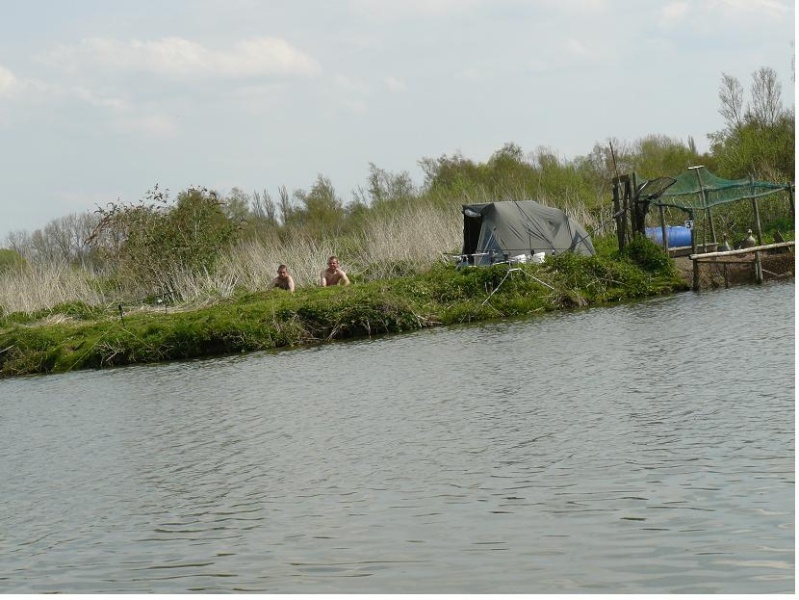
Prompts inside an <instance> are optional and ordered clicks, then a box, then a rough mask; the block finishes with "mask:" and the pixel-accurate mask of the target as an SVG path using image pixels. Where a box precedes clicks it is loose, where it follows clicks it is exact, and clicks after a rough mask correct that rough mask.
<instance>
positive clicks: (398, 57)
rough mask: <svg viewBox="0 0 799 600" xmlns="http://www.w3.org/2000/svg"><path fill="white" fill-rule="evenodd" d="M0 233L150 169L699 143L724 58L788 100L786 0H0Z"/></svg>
mask: <svg viewBox="0 0 799 600" xmlns="http://www.w3.org/2000/svg"><path fill="white" fill-rule="evenodd" d="M0 11H1V12H2V14H3V18H2V19H1V20H0V165H1V166H0V173H2V195H1V196H0V245H2V241H3V240H4V239H5V237H6V235H7V234H8V233H9V232H11V231H19V230H27V231H28V232H32V231H33V230H35V229H37V228H40V227H43V226H44V225H46V224H47V222H49V221H50V220H52V219H55V218H58V217H62V216H66V215H68V214H70V213H82V212H85V211H91V210H93V209H94V208H96V207H97V206H98V205H105V204H106V203H107V202H110V201H114V200H117V199H121V200H124V201H133V202H135V201H137V200H139V199H140V198H142V197H143V196H144V195H145V193H146V192H147V190H148V189H150V188H152V187H153V186H154V185H155V184H159V186H160V187H161V188H167V189H169V190H170V191H171V193H172V195H174V194H176V193H177V192H179V191H181V190H184V189H186V188H188V187H190V186H193V185H202V186H206V187H208V188H212V189H216V190H218V191H219V192H221V193H223V194H226V193H228V192H229V191H230V190H231V189H232V188H233V187H238V188H240V189H242V190H244V191H245V192H248V193H252V192H253V191H254V190H259V191H260V190H267V191H269V192H270V193H271V194H272V195H273V197H276V196H277V193H276V192H277V189H278V187H279V186H283V185H285V186H286V187H287V188H288V189H289V190H290V191H291V190H296V189H306V190H307V189H309V188H310V187H311V186H312V185H313V183H314V181H315V179H316V178H317V176H318V175H320V174H321V175H324V176H325V177H328V178H329V179H330V180H331V181H332V183H333V185H334V187H335V188H336V191H337V193H338V195H339V196H340V197H341V198H342V200H343V201H344V202H345V203H346V202H349V201H350V200H351V199H352V191H353V190H354V189H356V188H357V187H358V186H364V185H365V182H366V178H367V176H368V173H369V163H374V164H375V165H377V166H378V167H380V168H382V169H385V170H387V171H390V172H394V173H399V172H402V171H408V172H409V173H410V174H411V176H412V178H413V179H414V181H415V182H416V183H422V173H421V171H420V169H419V168H418V164H417V163H418V161H419V160H420V159H422V158H424V157H438V156H441V155H442V154H447V155H452V154H454V153H457V152H460V153H461V154H463V156H465V157H466V158H470V159H472V160H475V161H480V162H482V161H485V160H487V159H488V158H489V157H490V156H491V154H492V153H493V152H495V151H496V150H498V149H499V148H500V147H502V145H503V144H505V143H507V142H514V143H516V144H518V145H519V146H521V147H522V149H523V150H524V151H525V152H532V151H534V150H536V149H537V148H538V147H541V146H543V147H548V148H550V149H551V150H553V151H554V152H555V153H556V154H558V155H559V156H561V157H562V158H566V159H571V158H574V157H575V156H578V155H584V154H587V153H589V152H590V151H591V149H592V148H593V146H594V144H596V143H601V144H604V143H606V142H607V140H608V139H609V138H616V139H618V140H620V141H626V142H634V141H635V140H637V139H640V138H641V137H644V136H646V135H649V134H663V135H668V136H671V137H676V138H679V139H682V140H687V138H688V137H689V136H692V137H693V138H694V139H695V141H696V142H697V145H698V146H699V149H700V151H702V150H706V149H707V134H708V133H710V132H713V131H717V130H719V129H721V128H722V126H723V121H722V118H721V117H720V115H719V114H718V107H719V103H718V90H719V83H720V81H721V76H722V73H727V74H730V75H733V76H735V77H737V78H738V79H739V80H740V81H741V83H742V84H743V85H744V87H745V88H746V89H747V90H748V88H749V83H750V81H751V74H752V72H753V71H755V70H756V69H758V68H759V67H761V66H768V67H771V68H773V69H774V70H775V71H776V72H777V73H778V76H779V78H780V81H781V82H782V84H783V101H784V103H785V104H786V105H788V106H792V105H793V103H794V88H795V84H794V81H793V66H792V57H793V55H794V47H793V42H794V32H795V9H794V2H793V0H674V1H670V0H292V1H289V0H285V1H283V0H225V1H224V2H222V1H220V0H157V1H151V0H134V1H130V0H114V1H107V0H70V1H69V2H64V1H61V0H25V1H24V2H23V1H22V0H0Z"/></svg>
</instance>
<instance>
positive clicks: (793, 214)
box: [788, 185, 796, 221]
mask: <svg viewBox="0 0 799 600" xmlns="http://www.w3.org/2000/svg"><path fill="white" fill-rule="evenodd" d="M788 200H789V201H790V203H791V219H792V220H793V221H796V212H795V211H794V209H793V185H789V186H788Z"/></svg>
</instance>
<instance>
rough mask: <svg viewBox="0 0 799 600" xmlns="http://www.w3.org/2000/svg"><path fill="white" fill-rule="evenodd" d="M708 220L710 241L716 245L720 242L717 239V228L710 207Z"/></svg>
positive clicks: (708, 208)
mask: <svg viewBox="0 0 799 600" xmlns="http://www.w3.org/2000/svg"><path fill="white" fill-rule="evenodd" d="M707 218H708V219H709V220H710V241H712V242H713V243H714V244H715V243H716V242H717V241H718V240H717V239H716V228H715V227H714V226H713V213H712V212H711V211H710V207H709V206H708V207H707ZM705 250H707V248H705Z"/></svg>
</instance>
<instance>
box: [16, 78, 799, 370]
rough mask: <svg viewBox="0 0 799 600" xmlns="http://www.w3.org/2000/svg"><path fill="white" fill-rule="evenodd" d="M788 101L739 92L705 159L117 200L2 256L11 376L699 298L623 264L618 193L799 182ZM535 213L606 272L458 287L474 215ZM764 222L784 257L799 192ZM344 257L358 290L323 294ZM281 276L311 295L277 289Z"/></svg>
mask: <svg viewBox="0 0 799 600" xmlns="http://www.w3.org/2000/svg"><path fill="white" fill-rule="evenodd" d="M780 94H781V89H780V85H779V82H778V81H777V80H776V76H775V74H774V72H773V71H772V70H770V69H768V68H763V69H760V70H758V71H756V72H755V73H754V74H753V80H752V84H751V89H750V98H751V99H750V101H749V102H748V103H745V102H744V90H743V86H742V85H741V84H740V83H739V82H738V81H737V80H735V79H734V78H732V77H729V76H727V75H724V76H723V78H722V84H721V88H720V92H719V99H720V101H721V108H720V110H719V112H720V113H721V114H722V116H724V118H725V121H726V126H725V128H724V129H723V130H722V131H719V132H715V133H712V134H710V135H709V136H708V137H709V138H710V140H711V142H712V144H711V149H710V152H709V153H705V154H700V153H698V152H697V150H696V144H695V143H694V141H693V140H692V139H690V138H689V139H688V140H687V141H685V142H683V141H681V140H678V139H674V138H670V137H667V136H663V135H651V136H647V137H645V138H643V139H641V140H638V141H637V142H635V143H633V144H625V143H620V142H619V141H618V140H611V142H612V146H613V152H611V150H610V144H605V145H600V144H595V145H594V147H593V149H592V150H591V151H590V152H589V153H588V154H586V155H584V156H578V157H576V158H574V159H572V160H566V159H563V158H561V157H559V156H558V154H557V153H556V152H555V151H553V150H551V149H548V148H542V147H539V148H537V149H536V150H535V151H533V152H528V153H525V152H524V151H523V150H522V148H521V147H520V146H518V145H517V144H514V143H508V144H505V145H504V146H503V147H502V148H500V149H499V150H497V151H496V152H495V153H494V154H492V155H491V156H490V157H489V159H488V160H487V161H486V162H484V163H481V162H476V161H473V160H471V159H468V158H465V157H463V156H461V155H460V154H455V155H452V156H447V155H443V156H440V157H437V158H423V159H421V160H420V161H419V165H420V166H421V168H422V171H423V172H424V182H423V183H422V184H421V185H420V186H416V185H415V184H414V183H413V181H412V180H411V178H410V175H409V174H408V173H407V172H401V173H389V172H387V171H385V170H383V169H380V168H379V167H377V166H376V165H374V164H370V165H369V175H368V178H367V182H366V186H365V187H364V188H359V189H358V190H357V191H355V192H354V197H353V199H352V201H351V202H350V203H345V202H344V201H343V200H342V199H341V198H340V197H339V195H338V194H337V192H336V190H335V188H334V187H333V184H332V182H331V181H330V180H329V179H328V178H326V177H324V176H323V175H319V176H318V177H317V178H316V180H315V181H314V183H313V185H312V186H311V188H310V189H308V190H302V189H300V190H295V191H293V192H289V190H287V189H286V187H285V186H281V187H279V188H278V190H277V200H274V199H273V198H272V197H271V196H270V194H269V193H268V192H267V191H266V190H264V191H262V192H254V193H253V194H252V195H249V194H247V193H245V192H243V191H241V190H239V189H235V188H234V189H233V190H232V191H231V192H230V194H229V195H228V196H227V197H222V196H220V195H219V194H218V193H216V192H214V191H212V190H207V189H205V188H190V189H188V190H185V191H182V192H179V193H178V194H177V196H176V197H175V198H171V197H170V195H169V192H168V190H161V189H159V187H158V186H157V185H156V186H155V187H154V188H153V190H151V191H149V192H148V193H147V194H146V195H145V197H144V199H142V200H141V201H140V202H138V203H127V202H121V201H117V202H112V203H109V204H108V205H107V206H106V207H104V208H100V209H98V210H97V211H96V212H95V213H87V214H83V215H68V216H66V217H61V218H59V219H56V220H53V221H52V222H51V223H50V224H48V225H47V226H46V227H45V228H44V229H43V230H37V231H35V232H33V234H28V233H27V232H15V233H13V234H11V235H9V236H8V239H7V240H6V242H5V245H6V246H7V248H0V370H1V371H2V374H4V375H15V374H23V373H34V372H53V371H58V372H61V371H67V370H71V369H78V368H87V367H101V366H103V367H104V366H111V365H119V364H131V363H138V362H152V361H161V360H173V359H180V358H188V357H193V356H208V355H215V354H222V353H229V352H240V351H246V350H259V349H269V348H278V347H284V346H295V345H298V344H304V343H313V342H319V341H322V340H328V339H340V338H345V337H352V336H359V335H374V334H380V333H388V332H395V331H406V330H410V329H415V328H419V327H428V326H433V325H438V324H448V323H458V322H466V321H474V320H481V319H492V318H501V317H510V316H521V315H528V314H533V313H537V312H541V311H547V310H553V309H556V308H564V307H573V306H584V305H588V304H595V303H603V302H612V301H618V300H622V299H626V298H638V297H644V296H649V295H652V294H659V293H667V292H669V291H673V290H676V289H683V288H684V284H682V282H681V281H680V280H679V278H678V277H677V275H676V274H675V271H674V265H673V264H672V261H671V260H670V259H669V258H668V257H667V256H665V254H663V252H662V251H661V249H660V248H659V247H657V246H655V245H654V244H651V243H650V242H649V241H648V240H646V239H635V240H633V241H632V243H630V244H629V245H627V246H626V247H625V250H624V253H623V254H621V255H620V254H619V253H618V252H617V248H618V243H617V238H616V234H615V232H614V231H613V228H614V226H615V221H614V219H613V207H612V201H611V196H612V191H611V180H612V179H613V177H615V176H616V175H618V174H625V173H632V172H635V173H637V174H638V175H640V176H641V177H642V178H644V179H650V178H656V177H662V176H670V175H675V174H678V173H680V172H682V171H683V170H684V169H686V168H687V167H690V166H694V165H699V164H701V165H704V166H705V167H707V168H708V169H709V170H710V171H712V172H714V173H715V174H716V175H718V176H720V177H724V178H730V179H738V178H745V177H749V176H751V177H753V178H755V179H761V180H767V181H773V182H778V183H784V182H786V181H788V180H790V179H791V178H792V177H793V169H794V165H795V150H794V139H795V135H794V113H793V109H792V108H791V109H790V110H786V109H784V108H783V107H782V104H781V100H780ZM521 199H534V200H537V201H539V202H541V203H543V204H546V205H549V206H554V207H557V208H560V209H562V210H564V211H566V212H567V213H568V214H569V215H570V216H572V217H573V218H575V220H577V221H578V222H580V223H582V224H583V225H584V226H585V228H586V229H587V230H588V231H589V233H590V234H591V237H592V239H593V242H594V246H595V248H596V249H597V255H596V256H594V257H590V258H586V257H579V256H573V255H562V256H557V257H553V258H552V259H551V260H548V261H547V262H546V263H545V264H543V265H524V266H522V267H521V269H520V270H519V271H514V272H513V273H511V274H508V272H507V267H502V266H496V267H493V268H490V269H466V270H463V271H456V270H455V269H454V267H453V266H452V264H453V261H452V260H451V255H454V254H458V253H459V252H460V247H461V242H462V218H461V214H460V208H461V205H462V204H472V203H479V202H493V201H497V200H521ZM758 208H759V214H760V222H761V224H762V226H763V233H764V241H765V242H769V241H773V240H774V238H775V237H777V232H779V234H780V236H781V237H782V238H783V239H787V240H793V239H794V224H793V215H792V208H793V206H792V204H791V198H789V196H788V195H787V194H779V195H774V196H769V197H767V198H764V199H762V200H761V201H760V202H759V205H758ZM665 218H666V220H667V223H668V224H672V225H677V224H682V223H683V222H684V221H685V219H686V216H685V214H684V213H683V212H682V211H679V210H677V209H666V211H665ZM712 218H713V227H714V228H715V234H716V237H717V239H721V237H722V235H724V234H727V236H728V239H729V240H730V242H735V241H737V240H740V239H742V238H743V237H744V236H745V235H746V233H745V232H746V230H747V229H748V228H754V223H755V216H754V208H753V206H752V203H751V202H747V201H744V202H736V203H734V204H727V205H723V206H719V207H717V208H714V210H713V214H712ZM658 224H659V219H658V216H657V215H654V214H650V215H649V217H647V223H646V225H648V226H650V225H658ZM697 225H698V226H699V227H698V228H697V231H699V230H700V229H701V230H702V231H703V232H706V231H707V230H708V227H706V223H704V222H703V223H701V224H697ZM703 235H704V233H703ZM331 254H336V255H338V256H339V257H340V258H341V260H342V266H343V267H344V268H345V270H347V272H348V274H349V276H350V279H351V280H352V281H353V282H354V284H355V285H353V286H351V287H349V288H344V289H334V290H324V289H318V288H316V281H317V278H318V273H319V271H320V269H321V268H322V267H323V266H324V264H325V262H326V259H327V257H328V256H329V255H331ZM281 263H284V264H287V265H288V267H289V270H290V272H291V274H292V275H293V277H294V280H295V282H296V283H297V285H298V290H297V293H296V294H293V295H290V296H289V295H286V294H281V293H278V292H274V291H268V290H267V286H268V283H269V281H270V280H271V279H272V277H273V276H274V274H275V270H276V268H277V266H278V264H281ZM544 284H546V285H544ZM547 286H551V287H552V288H554V289H550V288H549V287H547ZM120 307H122V308H121V309H120ZM120 310H121V312H122V314H121V315H120Z"/></svg>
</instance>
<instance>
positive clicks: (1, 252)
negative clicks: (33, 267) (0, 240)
mask: <svg viewBox="0 0 799 600" xmlns="http://www.w3.org/2000/svg"><path fill="white" fill-rule="evenodd" d="M23 264H25V259H24V258H22V256H21V255H20V254H19V252H17V251H16V250H11V249H8V248H0V272H3V271H10V270H12V269H18V268H19V267H21V266H22V265H23Z"/></svg>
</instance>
